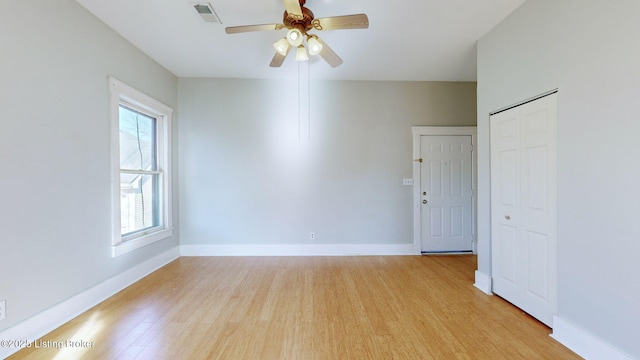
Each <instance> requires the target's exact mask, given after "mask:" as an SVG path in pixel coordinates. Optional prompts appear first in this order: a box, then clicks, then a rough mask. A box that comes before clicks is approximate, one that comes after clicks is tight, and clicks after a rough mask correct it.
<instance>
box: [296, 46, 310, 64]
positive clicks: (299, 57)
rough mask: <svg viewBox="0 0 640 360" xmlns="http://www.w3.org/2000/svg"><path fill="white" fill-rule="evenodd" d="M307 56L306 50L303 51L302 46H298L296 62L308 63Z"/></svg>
mask: <svg viewBox="0 0 640 360" xmlns="http://www.w3.org/2000/svg"><path fill="white" fill-rule="evenodd" d="M308 60H309V56H308V55H307V50H305V49H304V46H302V45H300V46H298V52H296V61H308Z"/></svg>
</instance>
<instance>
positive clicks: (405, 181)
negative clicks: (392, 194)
mask: <svg viewBox="0 0 640 360" xmlns="http://www.w3.org/2000/svg"><path fill="white" fill-rule="evenodd" d="M402 185H404V186H411V185H413V179H411V178H409V179H402Z"/></svg>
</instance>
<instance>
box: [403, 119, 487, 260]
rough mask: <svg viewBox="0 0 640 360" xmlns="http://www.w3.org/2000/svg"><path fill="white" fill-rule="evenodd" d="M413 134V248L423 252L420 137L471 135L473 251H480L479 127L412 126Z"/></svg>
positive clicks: (419, 252) (418, 252) (416, 251)
mask: <svg viewBox="0 0 640 360" xmlns="http://www.w3.org/2000/svg"><path fill="white" fill-rule="evenodd" d="M411 133H412V134H413V249H414V251H415V253H416V254H418V255H420V254H422V242H421V241H420V240H421V239H420V234H421V233H422V222H421V216H420V215H421V211H422V206H421V204H420V184H421V181H420V180H421V179H420V164H421V162H420V137H421V136H456V135H462V136H471V179H472V180H471V216H472V217H473V221H472V226H471V232H472V234H471V235H472V237H473V253H474V254H476V253H477V251H478V236H477V226H478V219H477V209H476V208H477V206H478V205H477V194H476V189H477V187H478V177H477V173H478V171H477V170H478V169H477V166H478V158H477V156H478V151H477V146H478V142H477V137H478V128H477V127H476V126H412V127H411Z"/></svg>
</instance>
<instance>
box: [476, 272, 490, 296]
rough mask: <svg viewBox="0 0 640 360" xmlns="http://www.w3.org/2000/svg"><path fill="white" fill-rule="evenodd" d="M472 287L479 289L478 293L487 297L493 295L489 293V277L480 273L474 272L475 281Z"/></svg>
mask: <svg viewBox="0 0 640 360" xmlns="http://www.w3.org/2000/svg"><path fill="white" fill-rule="evenodd" d="M473 286H475V287H476V288H478V289H480V291H482V292H483V293H485V294H487V295H493V292H492V291H491V276H489V275H487V274H485V273H483V272H481V271H478V270H476V281H475V283H474V284H473Z"/></svg>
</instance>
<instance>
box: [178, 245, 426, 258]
mask: <svg viewBox="0 0 640 360" xmlns="http://www.w3.org/2000/svg"><path fill="white" fill-rule="evenodd" d="M180 255H182V256H361V255H417V254H416V253H415V250H414V248H413V244H398V245H388V244H385V245H374V244H329V245H325V244H308V245H297V244H280V245H256V244H245V245H182V246H180Z"/></svg>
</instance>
